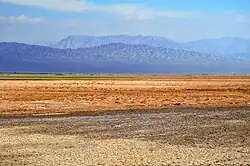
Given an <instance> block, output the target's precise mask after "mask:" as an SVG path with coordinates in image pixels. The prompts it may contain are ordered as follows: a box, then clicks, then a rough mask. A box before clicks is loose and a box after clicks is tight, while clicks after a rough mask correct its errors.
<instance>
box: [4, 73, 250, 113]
mask: <svg viewBox="0 0 250 166" xmlns="http://www.w3.org/2000/svg"><path fill="white" fill-rule="evenodd" d="M176 107H177V108H215V107H217V108H222V107H224V108H225V107H226V108H231V107H248V108H249V107H250V76H136V77H132V78H117V79H116V78H109V79H98V78H97V79H94V80H93V79H91V80H32V81H31V80H0V116H17V115H25V116H26V115H27V116H30V115H32V116H33V115H55V114H74V113H75V114H81V113H82V114H85V113H87V112H88V113H89V112H92V113H93V112H95V111H98V112H102V113H103V112H105V111H110V110H127V109H158V108H176Z"/></svg>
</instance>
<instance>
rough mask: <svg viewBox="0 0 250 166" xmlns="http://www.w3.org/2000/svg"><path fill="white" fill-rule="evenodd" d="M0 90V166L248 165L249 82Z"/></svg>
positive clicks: (48, 83) (27, 83) (47, 83)
mask: <svg viewBox="0 0 250 166" xmlns="http://www.w3.org/2000/svg"><path fill="white" fill-rule="evenodd" d="M0 89H1V92H0V93H1V95H0V117H1V119H0V123H1V128H0V165H209V164H210V165H249V164H250V146H249V145H250V109H249V108H250V76H206V75H197V76H193V75H186V76H178V75H176V76H159V75H158V76H146V75H145V76H144V75H142V76H126V77H119V76H117V77H107V78H106V77H97V78H81V79H77V78H74V79H63V78H60V79H58V78H56V79H53V78H52V79H18V80H15V79H14V80H13V79H2V80H0ZM45 116H46V117H45Z"/></svg>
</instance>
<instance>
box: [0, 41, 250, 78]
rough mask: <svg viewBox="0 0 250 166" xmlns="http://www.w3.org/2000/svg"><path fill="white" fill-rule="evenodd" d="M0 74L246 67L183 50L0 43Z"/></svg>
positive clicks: (200, 70) (245, 69)
mask: <svg viewBox="0 0 250 166" xmlns="http://www.w3.org/2000/svg"><path fill="white" fill-rule="evenodd" d="M0 71H17V72H20V71H22V72H24V71H27V72H29V71H32V72H78V73H84V72H99V73H106V72H109V73H203V72H206V73H214V72H215V73H221V72H224V73H230V72H250V63H249V62H247V61H239V60H236V59H228V58H221V57H218V56H212V55H208V54H201V53H197V52H192V51H187V50H180V49H177V50H176V49H168V48H163V47H151V46H147V45H130V44H123V43H111V44H108V45H102V46H96V47H91V48H81V49H74V50H73V49H56V48H50V47H44V46H36V45H26V44H20V43H0Z"/></svg>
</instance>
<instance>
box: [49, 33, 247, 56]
mask: <svg viewBox="0 0 250 166" xmlns="http://www.w3.org/2000/svg"><path fill="white" fill-rule="evenodd" d="M111 43H124V44H133V45H149V46H153V47H165V48H172V49H183V50H191V51H196V52H201V53H207V54H214V55H222V56H234V55H235V56H236V57H238V58H241V56H243V57H246V55H249V57H250V39H247V38H232V37H223V38H218V39H203V40H195V41H189V42H176V41H173V40H170V39H167V38H164V37H158V36H142V35H139V36H129V35H117V36H86V35H78V36H68V37H67V38H65V39H62V40H61V41H59V42H57V43H55V44H51V45H50V46H51V47H54V48H60V49H67V48H70V49H77V48H88V47H94V46H100V45H105V44H111ZM241 54H242V55H241Z"/></svg>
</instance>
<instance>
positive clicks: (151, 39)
mask: <svg viewBox="0 0 250 166" xmlns="http://www.w3.org/2000/svg"><path fill="white" fill-rule="evenodd" d="M111 43H124V44H133V45H141V44H143V45H149V46H154V47H160V46H162V47H166V48H180V46H179V44H178V43H176V42H174V41H172V40H169V39H166V38H163V37H157V36H141V35H139V36H129V35H117V36H98V37H97V36H86V35H78V36H69V37H67V38H65V39H63V40H61V41H59V42H58V43H56V44H53V45H51V47H54V48H60V49H67V48H70V49H77V48H87V47H94V46H100V45H106V44H111Z"/></svg>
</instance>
